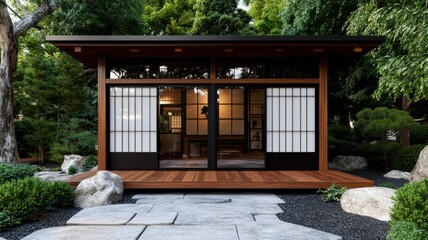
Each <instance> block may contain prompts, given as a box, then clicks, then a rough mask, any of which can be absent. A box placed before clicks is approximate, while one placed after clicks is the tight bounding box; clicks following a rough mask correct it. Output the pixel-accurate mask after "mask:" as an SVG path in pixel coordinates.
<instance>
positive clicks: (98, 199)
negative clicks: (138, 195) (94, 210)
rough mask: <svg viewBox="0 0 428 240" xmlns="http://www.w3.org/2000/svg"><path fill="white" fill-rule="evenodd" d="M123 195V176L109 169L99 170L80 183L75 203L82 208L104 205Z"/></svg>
mask: <svg viewBox="0 0 428 240" xmlns="http://www.w3.org/2000/svg"><path fill="white" fill-rule="evenodd" d="M122 196H123V181H122V178H121V177H120V176H119V175H117V174H114V173H111V172H109V171H99V172H98V173H97V174H96V175H95V176H93V177H91V178H88V179H85V180H83V181H82V182H80V183H79V185H78V186H77V188H76V197H75V199H74V205H75V206H76V207H80V208H86V207H94V206H104V205H107V204H111V203H114V202H117V201H119V200H121V199H122Z"/></svg>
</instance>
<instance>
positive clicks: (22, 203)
mask: <svg viewBox="0 0 428 240" xmlns="http://www.w3.org/2000/svg"><path fill="white" fill-rule="evenodd" d="M73 199H74V190H73V188H72V187H71V186H70V185H69V184H67V183H64V182H47V181H43V180H40V179H38V178H34V177H31V178H25V179H17V180H12V181H9V182H6V183H4V184H2V185H0V209H1V210H2V212H3V214H5V216H3V219H5V220H4V222H5V225H8V226H11V225H17V224H21V223H23V222H26V221H29V220H35V219H36V218H37V217H38V216H40V214H42V213H43V212H44V211H45V210H46V209H47V208H50V207H57V206H66V205H70V204H71V203H72V201H73ZM6 223H7V224H6Z"/></svg>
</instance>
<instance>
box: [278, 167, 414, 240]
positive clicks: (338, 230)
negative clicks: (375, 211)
mask: <svg viewBox="0 0 428 240" xmlns="http://www.w3.org/2000/svg"><path fill="white" fill-rule="evenodd" d="M350 173H351V174H354V175H357V176H361V177H364V178H367V179H371V180H374V181H375V185H376V186H379V185H381V186H382V185H383V184H385V183H388V184H393V185H394V186H395V187H396V188H398V187H401V186H402V185H403V184H405V183H407V181H406V180H397V179H389V178H388V179H387V178H384V177H383V174H384V173H383V172H382V171H377V170H371V169H365V170H359V171H353V172H350ZM276 194H277V196H278V197H280V198H281V199H283V200H284V201H285V203H284V204H280V207H281V208H282V210H283V211H284V212H283V213H280V214H277V216H278V218H279V219H281V220H282V221H285V222H290V223H294V224H298V225H302V226H306V227H310V228H314V229H318V230H321V231H324V232H329V233H332V234H336V235H339V236H342V237H343V239H344V240H360V239H364V240H372V239H373V240H374V239H385V238H386V235H387V233H388V231H389V223H388V222H383V221H379V220H376V219H374V218H371V217H364V216H359V215H355V214H350V213H347V212H345V211H343V210H342V208H341V207H340V203H339V202H328V203H326V202H324V201H323V200H322V198H321V196H322V195H321V194H320V193H317V191H314V190H294V191H285V192H281V193H279V192H277V193H276Z"/></svg>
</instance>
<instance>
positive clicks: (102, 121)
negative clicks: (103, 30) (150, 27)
mask: <svg viewBox="0 0 428 240" xmlns="http://www.w3.org/2000/svg"><path fill="white" fill-rule="evenodd" d="M106 101H107V97H106V60H105V56H104V55H100V56H98V170H107V107H106V106H107V103H106Z"/></svg>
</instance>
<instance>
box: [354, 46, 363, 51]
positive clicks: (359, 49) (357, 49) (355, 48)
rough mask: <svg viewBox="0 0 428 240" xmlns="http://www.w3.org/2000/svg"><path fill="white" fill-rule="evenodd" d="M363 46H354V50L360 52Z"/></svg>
mask: <svg viewBox="0 0 428 240" xmlns="http://www.w3.org/2000/svg"><path fill="white" fill-rule="evenodd" d="M362 51H363V48H362V47H354V52H362Z"/></svg>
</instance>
